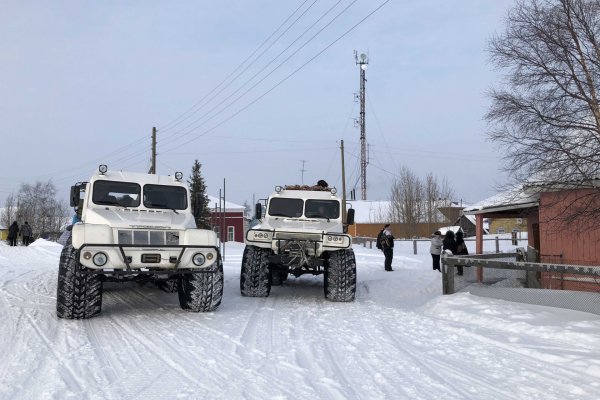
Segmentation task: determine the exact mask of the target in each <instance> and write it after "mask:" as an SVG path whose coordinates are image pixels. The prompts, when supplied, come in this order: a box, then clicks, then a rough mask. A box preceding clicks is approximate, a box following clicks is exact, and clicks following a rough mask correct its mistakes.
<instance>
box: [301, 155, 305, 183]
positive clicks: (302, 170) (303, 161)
mask: <svg viewBox="0 0 600 400" xmlns="http://www.w3.org/2000/svg"><path fill="white" fill-rule="evenodd" d="M300 161H301V162H302V169H301V170H300V171H301V172H302V184H303V185H304V172H305V171H306V170H305V169H304V164H306V160H300Z"/></svg>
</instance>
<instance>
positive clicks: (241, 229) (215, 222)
mask: <svg viewBox="0 0 600 400" xmlns="http://www.w3.org/2000/svg"><path fill="white" fill-rule="evenodd" d="M208 202H209V206H210V221H209V223H210V226H211V227H212V229H213V231H215V232H216V233H217V235H218V236H219V237H220V239H221V241H222V242H241V243H243V242H244V234H245V233H246V226H245V218H244V206H240V205H239V204H235V203H231V202H229V201H226V202H225V204H223V202H222V201H221V203H220V204H219V198H218V197H213V196H208Z"/></svg>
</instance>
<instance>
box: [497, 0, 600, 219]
mask: <svg viewBox="0 0 600 400" xmlns="http://www.w3.org/2000/svg"><path fill="white" fill-rule="evenodd" d="M489 50H490V53H491V60H492V62H493V63H494V64H495V65H496V66H497V67H498V68H499V69H500V70H502V71H504V72H505V73H506V75H505V79H504V82H503V84H502V85H501V86H499V87H498V88H496V89H494V90H492V91H491V92H490V96H491V99H492V105H491V107H490V109H489V112H488V113H487V116H486V118H487V120H488V122H489V123H490V128H491V129H490V131H489V132H488V136H489V138H490V139H491V140H493V141H496V142H498V143H499V144H500V145H501V147H502V149H503V150H504V151H506V156H505V170H506V171H508V172H509V174H510V175H511V176H512V177H513V178H514V180H515V181H516V182H519V183H524V182H525V183H529V184H530V186H536V184H540V185H543V186H544V187H548V186H550V187H552V186H555V187H556V186H558V185H560V187H562V188H565V187H570V188H584V187H585V188H592V190H590V191H587V195H586V196H588V197H589V198H588V199H587V200H586V199H583V198H580V199H578V201H577V202H573V203H572V204H577V207H570V208H569V207H567V208H566V209H565V210H564V213H563V216H564V218H565V219H566V220H570V219H572V218H573V217H575V216H576V215H579V216H581V215H582V213H583V214H589V215H596V216H597V215H600V208H599V207H598V204H597V203H598V202H597V200H596V199H597V197H598V194H599V193H598V188H597V186H598V185H596V184H595V183H596V182H598V179H599V178H600V98H599V95H600V94H599V89H600V85H599V83H600V2H599V1H597V0H519V1H517V3H516V5H515V6H514V7H513V8H512V9H511V10H510V11H509V13H508V17H507V20H506V30H505V32H503V33H501V34H499V35H496V36H495V37H493V38H492V39H491V41H490V43H489ZM566 184H568V185H569V186H565V185H566ZM582 193H586V192H583V191H582ZM590 194H591V196H590Z"/></svg>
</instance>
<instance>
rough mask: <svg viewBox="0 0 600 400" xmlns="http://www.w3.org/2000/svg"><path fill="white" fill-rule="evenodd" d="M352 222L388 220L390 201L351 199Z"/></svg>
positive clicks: (371, 222) (373, 222) (367, 222)
mask: <svg viewBox="0 0 600 400" xmlns="http://www.w3.org/2000/svg"><path fill="white" fill-rule="evenodd" d="M348 203H350V204H351V205H352V208H353V209H354V210H355V211H354V222H357V223H359V224H381V223H387V222H390V221H389V215H390V212H389V211H390V205H391V202H390V201H377V200H351V201H348Z"/></svg>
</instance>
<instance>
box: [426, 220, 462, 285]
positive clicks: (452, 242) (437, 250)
mask: <svg viewBox="0 0 600 400" xmlns="http://www.w3.org/2000/svg"><path fill="white" fill-rule="evenodd" d="M446 250H448V251H450V252H451V253H452V254H453V255H467V254H469V250H467V245H466V244H465V240H464V238H463V233H462V231H458V232H456V236H455V235H454V232H452V231H451V230H448V231H447V232H446V235H445V236H444V238H443V239H442V233H441V232H440V231H435V232H434V233H433V237H432V238H431V246H430V248H429V252H430V253H431V258H432V259H433V269H434V270H438V271H440V272H442V269H441V268H440V258H441V256H442V252H444V251H446ZM456 271H457V274H458V275H462V274H463V267H462V265H457V266H456Z"/></svg>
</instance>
